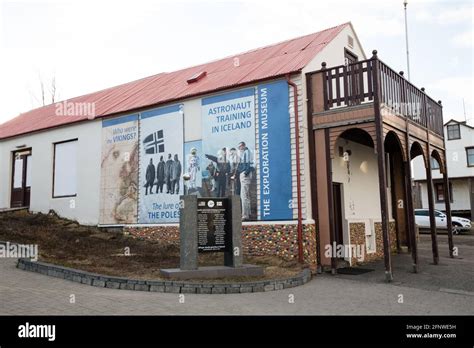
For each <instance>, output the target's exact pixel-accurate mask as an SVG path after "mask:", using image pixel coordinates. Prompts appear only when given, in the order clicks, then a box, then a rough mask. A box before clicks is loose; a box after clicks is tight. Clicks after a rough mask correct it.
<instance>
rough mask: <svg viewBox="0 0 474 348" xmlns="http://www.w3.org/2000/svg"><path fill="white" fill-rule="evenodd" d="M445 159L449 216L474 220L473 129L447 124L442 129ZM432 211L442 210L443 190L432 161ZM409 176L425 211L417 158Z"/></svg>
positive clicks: (422, 176)
mask: <svg viewBox="0 0 474 348" xmlns="http://www.w3.org/2000/svg"><path fill="white" fill-rule="evenodd" d="M444 136H445V141H446V156H447V166H448V174H449V184H450V187H449V190H450V195H451V211H452V213H453V215H461V216H465V217H470V218H471V220H472V219H474V127H472V126H470V125H468V124H467V123H466V122H460V121H456V120H450V121H449V122H447V123H446V124H445V125H444ZM431 163H432V168H433V184H434V192H433V194H434V198H435V207H436V209H438V210H444V207H445V205H444V194H443V190H444V186H443V179H442V175H441V174H440V171H439V165H438V163H437V161H436V160H435V159H432V162H431ZM413 169H414V170H413V174H414V179H415V182H416V183H418V187H419V190H420V192H419V195H420V197H421V202H422V208H428V196H427V192H426V190H427V188H426V171H425V167H424V165H423V160H422V159H421V158H419V157H418V158H415V159H413Z"/></svg>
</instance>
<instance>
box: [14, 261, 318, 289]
mask: <svg viewBox="0 0 474 348" xmlns="http://www.w3.org/2000/svg"><path fill="white" fill-rule="evenodd" d="M17 268H19V269H21V270H24V271H28V272H35V273H40V274H43V275H46V276H50V277H55V278H60V279H65V280H69V281H73V282H76V283H80V284H84V285H89V286H96V287H101V288H110V289H120V290H134V291H149V292H166V293H175V294H179V293H182V294H239V293H240V294H242V293H250V292H267V291H275V290H282V289H288V288H292V287H296V286H300V285H303V284H305V283H307V282H309V281H310V280H311V271H310V270H309V269H308V268H305V269H304V270H302V271H301V272H300V274H299V275H298V276H296V277H290V278H286V279H275V280H264V281H257V282H242V283H233V284H229V283H198V282H183V281H179V282H177V281H169V280H163V281H162V280H138V279H128V278H124V277H116V276H110V277H109V276H106V275H102V274H96V273H90V272H87V271H81V270H78V269H73V268H68V267H64V266H56V265H53V264H49V263H46V262H41V261H31V260H29V259H18V263H17Z"/></svg>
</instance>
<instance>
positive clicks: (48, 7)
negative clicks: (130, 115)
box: [0, 0, 474, 124]
mask: <svg viewBox="0 0 474 348" xmlns="http://www.w3.org/2000/svg"><path fill="white" fill-rule="evenodd" d="M0 4H1V5H0V96H1V97H0V123H1V122H4V121H6V120H8V119H11V118H13V117H15V116H16V115H18V114H19V113H20V112H25V111H28V110H30V109H32V108H35V107H38V106H40V103H39V96H40V87H39V76H41V77H42V79H43V80H44V81H45V83H48V82H49V81H50V80H51V78H52V77H53V76H55V78H56V85H57V89H58V90H59V98H60V100H64V99H67V98H72V97H75V96H78V95H82V94H86V93H89V92H94V91H97V90H100V89H103V88H107V87H111V86H114V85H117V84H121V83H125V82H129V81H132V80H136V79H139V78H142V77H145V76H149V75H154V74H157V73H159V72H169V71H173V70H177V69H180V68H186V67H188V66H192V65H197V64H199V63H205V62H207V61H210V60H215V59H218V58H222V57H225V56H228V55H232V54H236V53H239V52H242V51H246V50H249V49H253V48H257V47H260V46H265V45H268V44H272V43H276V42H279V41H282V40H285V39H291V38H294V37H298V36H302V35H306V34H309V33H313V32H316V31H319V30H322V29H325V28H328V27H331V26H335V25H338V24H341V23H344V22H347V21H351V22H352V23H353V25H354V28H355V30H356V32H357V34H358V36H359V39H360V41H361V43H362V46H363V48H364V49H365V51H366V54H367V55H368V56H370V52H371V51H372V49H374V48H375V49H377V50H378V52H379V57H380V58H381V59H382V60H383V61H384V62H385V63H387V64H388V65H390V66H391V67H392V68H393V69H395V70H396V71H399V70H404V71H406V55H405V31H404V17H403V16H404V13H403V0H386V1H380V0H377V1H364V0H357V1H337V0H331V1H329V0H328V1H315V0H306V1H303V0H301V1H298V0H293V1H290V0H287V1H278V0H271V1H262V0H249V1H247V0H235V1H230V0H229V1H223V0H220V1H218V0H207V1H200V0H195V1H191V0H180V1H140V0H128V1H121V0H113V1H106V0H94V1H88V0H70V1H67V0H66V1H65V0H57V1H53V0H51V1H41V0H39V1H33V0H28V1H22V0H15V1H9V0H0ZM408 21H409V22H408V26H409V29H408V30H409V45H410V70H411V80H412V82H414V83H415V85H417V86H418V87H422V86H424V87H425V88H426V90H427V93H428V94H429V95H430V96H432V97H433V98H434V99H436V100H439V99H441V100H442V101H443V105H444V118H445V120H448V119H451V118H456V119H459V120H463V119H464V111H463V98H464V101H465V105H466V114H467V118H468V119H469V118H472V117H473V97H472V94H473V78H472V74H473V35H472V33H473V3H472V1H471V0H454V1H452V0H450V1H448V0H444V1H439V0H438V1H422V0H409V4H408ZM470 123H471V124H474V120H472V119H471V121H470Z"/></svg>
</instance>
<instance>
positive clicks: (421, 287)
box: [0, 235, 474, 315]
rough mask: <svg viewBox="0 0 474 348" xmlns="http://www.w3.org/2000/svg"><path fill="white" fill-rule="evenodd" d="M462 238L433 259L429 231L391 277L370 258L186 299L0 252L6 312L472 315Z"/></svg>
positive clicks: (473, 286) (472, 267) (469, 246)
mask: <svg viewBox="0 0 474 348" xmlns="http://www.w3.org/2000/svg"><path fill="white" fill-rule="evenodd" d="M455 244H456V245H457V246H458V247H459V251H460V257H462V258H460V259H455V260H453V259H449V257H447V254H448V253H447V246H446V238H445V237H443V236H440V237H439V247H440V265H438V266H434V265H430V264H429V263H430V262H431V261H430V258H431V256H430V255H431V254H430V253H431V242H430V239H429V236H423V235H422V236H421V241H420V245H419V247H420V273H418V274H412V273H410V272H409V271H408V269H409V265H410V255H408V254H402V255H395V256H394V257H393V265H394V276H395V282H394V283H392V284H387V283H385V282H384V281H383V278H384V274H383V262H377V263H375V264H369V265H368V266H367V267H368V268H374V269H375V271H373V272H369V273H366V274H363V275H358V276H352V275H336V276H331V275H328V274H323V275H317V276H316V277H315V278H313V280H311V281H310V282H309V283H308V284H306V285H303V286H301V287H297V288H292V289H287V290H281V291H272V292H266V293H253V294H252V293H250V294H235V295H185V297H184V303H180V297H179V295H178V294H170V293H149V292H140V291H127V290H113V289H105V288H97V287H91V286H88V285H82V284H78V283H74V282H70V281H66V280H62V279H58V278H52V277H47V276H44V275H41V274H37V273H31V272H26V271H22V270H19V269H17V268H16V260H13V259H0V274H1V276H0V315H61V314H65V315H81V314H87V315H114V314H120V315H135V314H142V315H143V314H149V315H170V314H183V315H189V314H191V315H192V314H204V315H206V314H247V315H254V314H264V315H265V314H277V315H285V314H316V315H321V314H348V315H351V314H354V315H364V314H379V315H380V314H383V315H386V314H406V315H410V314H421V315H422V314H431V315H436V314H471V315H472V314H474V236H456V237H455ZM71 295H74V297H75V303H70V299H71ZM400 295H402V296H403V303H399V300H400V298H401V297H400ZM291 299H294V303H290V302H291V301H290V300H291Z"/></svg>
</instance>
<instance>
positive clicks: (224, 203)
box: [161, 195, 263, 279]
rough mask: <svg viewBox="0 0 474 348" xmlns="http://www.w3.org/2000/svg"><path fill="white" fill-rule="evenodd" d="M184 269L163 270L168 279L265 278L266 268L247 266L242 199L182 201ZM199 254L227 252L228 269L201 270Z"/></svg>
mask: <svg viewBox="0 0 474 348" xmlns="http://www.w3.org/2000/svg"><path fill="white" fill-rule="evenodd" d="M180 199H181V201H180V218H179V232H180V256H181V257H180V268H171V269H161V274H162V275H163V276H164V277H166V278H175V279H193V278H220V277H229V276H233V277H235V276H261V275H263V268H262V267H259V266H255V265H248V264H244V263H243V254H242V218H241V203H240V197H239V196H229V197H226V198H214V197H208V198H198V197H197V196H196V195H185V196H181V197H180ZM199 252H202V253H204V252H223V253H224V265H220V266H207V267H198V253H199Z"/></svg>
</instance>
